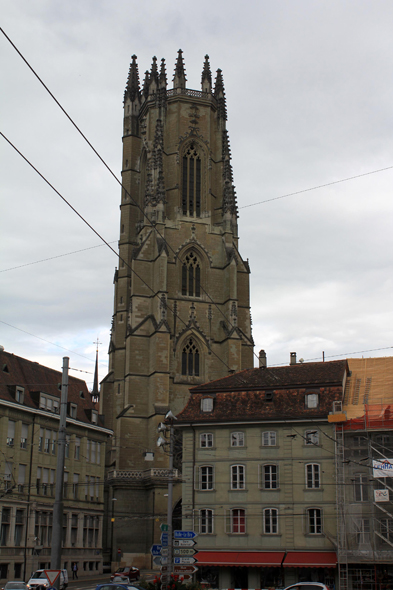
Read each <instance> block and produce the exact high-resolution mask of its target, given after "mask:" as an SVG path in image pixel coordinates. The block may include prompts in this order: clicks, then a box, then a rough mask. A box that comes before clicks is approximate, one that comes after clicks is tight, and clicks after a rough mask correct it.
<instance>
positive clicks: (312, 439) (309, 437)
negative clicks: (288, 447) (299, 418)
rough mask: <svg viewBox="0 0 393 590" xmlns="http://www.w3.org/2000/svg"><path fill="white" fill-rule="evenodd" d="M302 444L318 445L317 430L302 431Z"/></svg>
mask: <svg viewBox="0 0 393 590" xmlns="http://www.w3.org/2000/svg"><path fill="white" fill-rule="evenodd" d="M304 444H306V445H319V432H318V430H306V432H305V433H304Z"/></svg>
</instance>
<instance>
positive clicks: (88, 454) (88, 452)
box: [85, 439, 90, 461]
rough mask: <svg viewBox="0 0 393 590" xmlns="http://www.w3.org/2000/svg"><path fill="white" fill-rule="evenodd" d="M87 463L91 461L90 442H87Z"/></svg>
mask: <svg viewBox="0 0 393 590" xmlns="http://www.w3.org/2000/svg"><path fill="white" fill-rule="evenodd" d="M85 459H86V461H90V440H89V439H87V440H86V457H85Z"/></svg>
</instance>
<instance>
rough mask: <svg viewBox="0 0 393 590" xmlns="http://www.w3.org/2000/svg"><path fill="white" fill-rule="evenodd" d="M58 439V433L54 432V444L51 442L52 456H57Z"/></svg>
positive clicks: (52, 437)
mask: <svg viewBox="0 0 393 590" xmlns="http://www.w3.org/2000/svg"><path fill="white" fill-rule="evenodd" d="M56 438H57V432H56V431H55V430H52V436H51V439H52V442H51V447H50V448H51V453H52V455H56Z"/></svg>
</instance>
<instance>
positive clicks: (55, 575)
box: [44, 570, 61, 586]
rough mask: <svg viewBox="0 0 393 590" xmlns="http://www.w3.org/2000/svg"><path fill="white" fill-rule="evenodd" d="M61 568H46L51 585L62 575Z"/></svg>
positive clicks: (45, 571)
mask: <svg viewBox="0 0 393 590" xmlns="http://www.w3.org/2000/svg"><path fill="white" fill-rule="evenodd" d="M60 572H61V570H44V574H45V575H46V579H47V580H48V582H49V586H53V585H54V583H55V582H56V580H57V578H58V577H59V576H60Z"/></svg>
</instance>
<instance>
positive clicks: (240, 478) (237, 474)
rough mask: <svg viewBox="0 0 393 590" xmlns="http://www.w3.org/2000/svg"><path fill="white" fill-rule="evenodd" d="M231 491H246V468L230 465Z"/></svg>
mask: <svg viewBox="0 0 393 590" xmlns="http://www.w3.org/2000/svg"><path fill="white" fill-rule="evenodd" d="M230 476H231V490H245V489H246V466H245V465H242V464H239V463H236V464H235V465H231V469H230Z"/></svg>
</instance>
